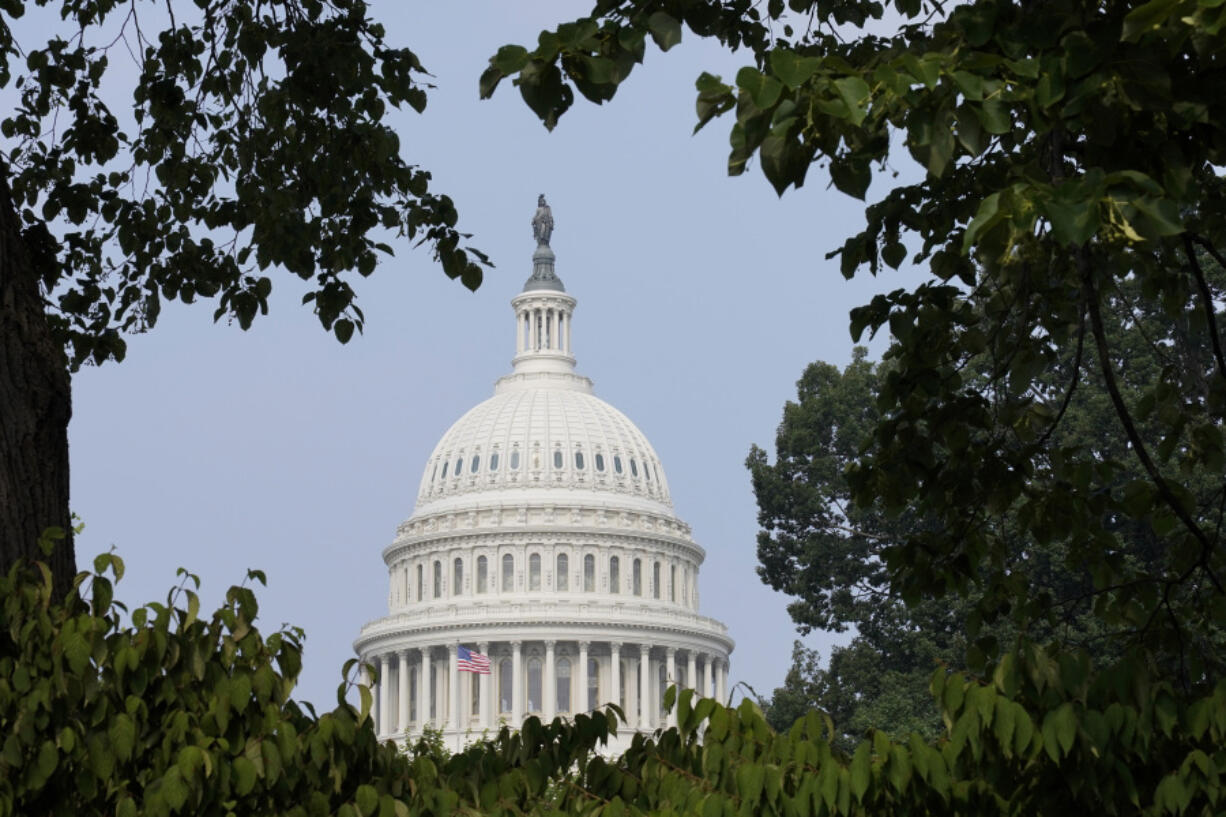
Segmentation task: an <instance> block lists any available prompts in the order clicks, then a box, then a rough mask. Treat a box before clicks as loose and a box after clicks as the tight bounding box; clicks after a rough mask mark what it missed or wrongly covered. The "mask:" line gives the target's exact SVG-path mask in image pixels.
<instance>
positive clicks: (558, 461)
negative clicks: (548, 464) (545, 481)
mask: <svg viewBox="0 0 1226 817" xmlns="http://www.w3.org/2000/svg"><path fill="white" fill-rule="evenodd" d="M553 467H554V468H561V467H562V452H561V451H554V452H553Z"/></svg>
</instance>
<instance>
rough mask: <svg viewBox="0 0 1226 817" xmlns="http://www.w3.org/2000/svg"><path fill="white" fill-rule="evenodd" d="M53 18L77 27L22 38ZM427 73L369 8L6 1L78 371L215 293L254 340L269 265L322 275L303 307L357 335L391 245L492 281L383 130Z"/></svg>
mask: <svg viewBox="0 0 1226 817" xmlns="http://www.w3.org/2000/svg"><path fill="white" fill-rule="evenodd" d="M45 6H52V7H54V8H55V9H56V11H57V12H58V15H59V17H60V18H61V20H62V21H63V28H58V27H55V26H52V28H51V30H52V32H53V33H51V34H50V36H48V35H47V34H46V32H45V31H44V30H42V29H40V28H39V27H38V26H37V25H29V26H25V27H24V29H19V28H18V23H17V21H16V18H19V17H21V16H22V15H23V13H24V12H25V11H26V10H27V9H38V10H39V11H40V13H42V14H44V15H45V14H46V12H42V11H41V9H42V7H45ZM18 32H19V33H18ZM133 72H135V74H136V77H135V79H133V78H132V76H131V75H132V73H133ZM426 76H428V75H427V74H426V72H425V69H424V68H423V67H422V65H421V62H420V61H419V60H418V58H417V56H416V55H415V54H413V52H412V51H410V50H409V49H407V48H402V47H396V46H393V45H391V44H389V43H387V42H386V41H385V39H384V30H383V27H382V26H380V25H379V24H377V23H375V22H373V21H372V20H371V19H370V18H369V17H368V16H367V5H366V3H365V2H363V0H331V2H327V3H324V2H320V0H270V1H268V2H264V1H263V0H261V2H252V1H251V0H200V1H199V2H196V3H192V4H188V5H181V4H174V3H167V4H166V5H165V7H164V8H163V7H161V6H159V5H158V4H155V3H120V2H116V0H61V2H52V0H30V1H29V2H23V1H22V0H7V1H6V2H4V3H2V4H0V88H6V89H11V90H12V91H13V92H15V93H16V95H17V97H18V99H19V104H18V105H17V107H16V108H15V109H14V110H12V111H11V112H9V113H7V114H6V115H5V116H4V117H3V119H0V134H2V135H3V138H4V140H5V141H4V147H3V154H2V156H0V173H2V174H3V177H4V181H6V182H7V184H8V186H9V187H10V188H11V190H12V193H13V198H14V201H15V203H16V206H17V207H18V208H19V210H20V215H21V223H22V231H23V238H24V240H25V243H26V245H27V247H28V249H29V252H30V255H31V256H32V259H33V261H34V263H35V266H36V267H37V273H38V275H39V277H40V278H41V280H42V283H43V286H44V287H45V290H46V291H47V292H48V293H51V295H52V320H53V323H54V327H55V329H56V331H57V333H58V335H59V337H60V339H61V340H64V341H65V342H67V343H68V344H69V348H70V352H71V358H72V361H73V362H74V363H75V364H80V363H81V362H83V361H86V360H92V361H95V362H101V361H103V360H105V359H107V358H116V359H119V358H122V357H123V354H124V348H125V346H124V341H123V338H122V335H123V333H126V332H134V331H142V330H144V329H147V328H149V327H151V326H153V324H154V323H155V322H156V321H157V318H158V314H159V310H160V306H161V303H162V301H163V299H170V300H176V299H177V300H180V301H183V302H185V303H191V302H193V301H194V300H195V299H196V298H198V297H205V298H216V299H217V307H216V311H215V313H214V317H215V318H218V319H220V318H222V317H228V318H232V319H235V320H237V321H238V323H239V325H240V326H242V327H243V328H244V329H245V328H247V327H248V326H250V324H251V322H252V321H253V320H254V319H255V317H256V315H257V314H264V313H266V312H267V310H268V298H269V294H270V292H271V290H272V279H271V278H270V277H268V275H267V274H266V273H267V271H268V270H269V269H270V268H281V269H284V270H285V271H287V272H289V273H291V274H293V275H294V276H297V277H298V278H301V279H302V280H303V281H307V282H309V289H308V292H307V294H306V296H305V297H304V301H305V302H307V303H310V304H311V306H312V308H313V309H314V310H315V313H316V314H317V315H318V316H319V320H320V322H321V323H322V324H323V326H324V327H325V328H326V329H330V330H331V331H332V332H334V333H335V335H336V337H337V338H338V339H339V340H340V341H341V342H345V341H348V340H349V338H350V336H351V335H352V334H353V331H354V329H355V328H356V329H360V328H361V326H362V312H361V310H360V309H359V308H358V307H357V305H356V304H355V303H354V291H353V289H352V276H353V273H355V272H356V273H357V274H358V275H360V276H366V275H369V274H370V273H371V272H373V271H374V269H375V266H376V263H377V261H378V257H379V254H380V253H385V254H388V255H390V254H391V252H392V248H391V246H390V244H388V243H387V241H389V240H391V239H392V237H394V236H404V237H407V238H409V239H411V240H416V241H417V242H418V243H419V244H420V243H425V244H427V245H428V246H429V247H430V249H431V251H432V252H433V255H434V257H435V258H436V259H437V260H438V261H439V262H440V263H441V264H442V267H443V270H444V271H445V272H446V273H447V274H448V275H449V276H451V277H452V278H457V277H458V278H460V279H461V280H462V281H463V283H464V284H465V285H466V286H468V287H470V288H476V287H477V286H478V285H479V284H480V283H481V276H482V265H486V264H488V261H487V259H486V258H485V256H484V255H482V254H481V253H480V252H478V251H476V250H473V249H472V248H469V247H464V246H462V241H463V240H464V238H466V236H465V235H464V234H462V233H459V232H457V230H456V221H457V214H456V210H455V207H454V206H453V204H452V202H451V200H450V199H449V198H448V197H447V196H445V195H440V194H438V193H435V192H432V191H431V189H430V174H429V173H428V172H427V171H425V170H423V169H422V168H420V167H417V166H415V165H413V164H411V163H409V162H408V161H406V160H405V159H404V158H403V157H402V155H401V154H402V146H401V139H400V137H399V136H398V135H397V134H396V133H395V132H393V131H392V129H391V128H390V127H389V125H388V124H387V114H388V112H389V110H390V109H393V108H400V107H402V106H404V105H408V106H409V107H410V108H412V109H413V110H415V111H417V112H418V113H420V112H422V111H423V110H424V109H425V106H426V89H427V88H428V85H427V84H426V82H425V80H424V78H425V77H426ZM129 89H130V90H129ZM126 93H130V94H131V97H130V99H126V100H125V99H124V96H125V94H126ZM117 105H122V106H124V107H127V106H130V115H131V116H130V118H129V116H128V113H127V112H126V111H123V110H119V113H118V114H117V113H116V112H115V111H116V108H115V106H117ZM381 236H386V238H382V237H381Z"/></svg>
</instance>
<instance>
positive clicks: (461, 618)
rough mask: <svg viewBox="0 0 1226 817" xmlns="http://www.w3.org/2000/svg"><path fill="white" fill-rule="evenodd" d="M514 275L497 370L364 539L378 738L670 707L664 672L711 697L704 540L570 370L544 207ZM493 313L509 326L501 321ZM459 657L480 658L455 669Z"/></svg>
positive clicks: (570, 305)
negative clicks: (610, 708) (520, 277)
mask: <svg viewBox="0 0 1226 817" xmlns="http://www.w3.org/2000/svg"><path fill="white" fill-rule="evenodd" d="M533 233H534V236H535V238H536V241H537V246H536V251H535V253H534V254H533V257H532V260H533V272H532V276H531V277H530V278H529V279H528V281H527V283H526V284H525V285H524V288H523V291H522V292H520V293H519V294H518V295H516V296H515V297H514V298H513V299H512V300H511V306H512V307H513V309H514V313H515V324H514V330H515V331H514V348H515V357H514V358H513V359H512V361H511V362H512V369H511V372H510V373H509V374H507V375H505V376H503V377H502V378H500V379H499V380H498V381H497V383H496V384H495V386H494V395H493V396H492V397H490V398H489V399H488V400H486V401H484V402H482V403H480V404H478V405H477V406H475V407H474V408H472V409H471V410H470V411H468V413H466V414H465V415H464V416H462V417H461V418H460V419H459V420H457V421H456V423H455V424H454V425H452V426H451V428H450V429H448V430H447V432H446V433H445V434H443V437H442V439H441V440H439V443H438V445H437V446H435V448H434V452H433V453H432V454H431V455H430V458H429V459H428V460H427V461H426V464H425V469H424V472H423V474H422V479H421V487H420V488H419V490H418V493H417V504H416V507H415V508H414V510H413V515H412V516H410V517H409V519H408V520H407V521H405V522H403V523H402V524H401V525H400V526H399V528H398V529H397V533H396V538H395V540H394V541H393V542H392V543H391V544H390V545H389V546H388V547H386V548H385V549H384V551H383V560H384V562H386V564H387V570H388V579H389V582H388V608H389V609H388V614H387V615H386V616H384V617H383V618H380V619H377V620H375V621H372V622H370V623H368V624H367V625H366V626H364V627H363V628H362V631H361V634H360V635H359V636H358V638H357V640H356V641H355V642H354V648H355V650H356V651H357V654H358V655H359V657H360V658H361V659H362V661H363V662H364V663H367V664H370V665H372V666H373V667H375V668H376V670H377V675H376V676H375V678H374V679H371V683H373V686H374V689H373V693H374V702H375V704H374V717H375V724H376V729H377V732H378V734H379V736H380V738H382V739H388V740H395V741H397V742H404V741H405V740H413V739H415V738H416V737H417V736H419V735H420V734H421V733H422V731H423V729H424V728H425V727H431V728H434V729H437V730H441V732H442V735H443V738H444V741H445V744H446V745H447V746H448V747H449V748H450V749H452V750H458V749H460V748H462V747H463V746H464V745H466V744H467V743H470V742H472V741H473V740H475V739H478V738H480V737H481V736H482V735H484V734H493V733H494V732H495V731H497V730H498V728H500V727H501V726H502V725H503V724H507V725H510V726H512V727H515V726H518V725H519V724H520V723H522V721H523V720H524V718H526V717H528V716H532V715H535V716H539V717H541V718H543V719H545V720H552V719H553V718H554V717H556V716H563V717H566V716H569V715H572V714H574V713H578V712H584V711H589V710H592V709H596V708H598V707H600V706H603V705H604V704H605V703H607V702H610V701H611V702H615V703H617V704H619V705H620V706H621V707H622V709H623V710H624V711H625V714H626V717H627V719H628V721H629V723H628V724H626V725H623V726H620V727H619V734H618V736H617V738H616V740H615V741H613V740H611V745H610V749H612V750H614V751H618V750H620V749H623V748H625V747H626V746H628V745H629V740H630V737H631V735H632V734H633V732H634V731H635V730H638V731H651V730H653V729H656V728H658V727H661V726H667V725H670V723H671V722H672V719H673V717H674V716H673V715H670V714H668V713H665V712H664V711H663V706H662V700H663V692H664V690H665V688H666V687H667V686H668V685H671V684H677V685H679V686H681V687H686V688H692V689H695V690H697V691H698V693H699V694H701V695H704V696H713V697H716V698H718V699H720V700H726V697H727V679H728V656H729V653H731V652H732V647H733V642H732V639H730V638H729V637H728V631H727V628H726V627H725V626H724V625H723V624H722V623H720V622H718V621H716V620H714V619H711V618H708V617H706V616H703V615H701V614H700V613H699V605H698V599H699V595H698V571H699V568H700V567H701V566H702V562H703V559H704V557H705V552H704V551H703V549H702V548H701V547H700V546H699V545H698V544H697V543H696V542H695V541H694V540H693V538H692V537H691V534H690V527H689V525H687V524H686V523H685V522H683V521H681V519H679V518H678V517H677V515H676V514H675V513H674V511H673V503H672V499H671V497H670V495H669V489H668V479H667V477H666V475H665V472H664V465H663V464H662V463H661V462H660V459H659V457H658V456H657V455H656V452H655V450H654V449H653V448H652V446H651V443H650V442H648V441H647V438H646V437H645V436H644V435H643V433H642V432H641V431H640V430H639V429H638V427H637V426H635V425H634V423H632V422H631V421H630V420H629V419H628V418H627V417H626V416H625V415H624V414H622V413H621V412H620V411H618V410H617V409H615V408H614V407H613V406H611V405H609V404H608V403H606V402H604V401H603V400H601V399H600V398H598V397H596V396H595V394H594V393H593V389H592V381H591V380H589V379H588V378H587V377H584V376H583V375H581V374H578V373H577V372H576V371H575V356H574V351H573V348H574V347H573V346H572V327H571V317H572V315H573V314H574V312H575V305H576V300H575V298H574V297H573V296H571V295H570V294H568V293H567V292H566V290H565V288H564V287H563V285H562V281H561V280H560V279H559V278H558V276H557V274H556V271H555V266H554V264H555V256H554V253H553V250H552V249H551V248H550V243H549V242H550V238H551V236H552V233H553V217H552V213H551V212H550V209H549V207H548V205H547V204H546V203H545V200H544V197H543V196H542V197H541V199H540V202H539V206H538V208H537V212H536V216H535V217H534V218H533ZM508 328H509V327H508ZM467 651H471V652H472V653H476V654H477V655H476V656H474V657H473V659H471V661H470V662H468V663H465V665H464V669H468V668H472V667H473V666H474V664H475V666H476V667H478V668H483V666H484V660H483V657H484V658H488V661H489V672H488V673H478V672H470V671H462V668H461V662H460V656H461V655H464V656H465V657H467V655H468V652H467Z"/></svg>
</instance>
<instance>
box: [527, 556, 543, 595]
mask: <svg viewBox="0 0 1226 817" xmlns="http://www.w3.org/2000/svg"><path fill="white" fill-rule="evenodd" d="M528 589H529V590H540V589H541V554H539V553H533V554H532V555H531V556H529V557H528Z"/></svg>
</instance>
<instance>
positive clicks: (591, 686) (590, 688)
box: [587, 658, 600, 712]
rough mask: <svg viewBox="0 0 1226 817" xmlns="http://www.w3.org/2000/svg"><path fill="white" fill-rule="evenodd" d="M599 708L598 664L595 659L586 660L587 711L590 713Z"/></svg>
mask: <svg viewBox="0 0 1226 817" xmlns="http://www.w3.org/2000/svg"><path fill="white" fill-rule="evenodd" d="M598 706H600V662H599V661H597V660H596V659H595V658H589V659H588V660H587V709H588V711H589V712H591V711H592V710H593V709H595V708H596V707H598Z"/></svg>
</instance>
